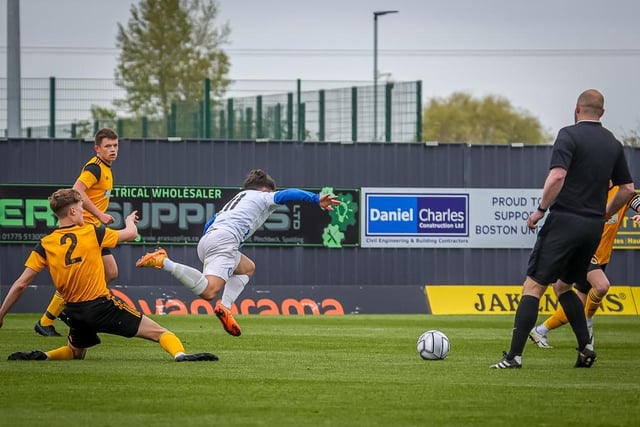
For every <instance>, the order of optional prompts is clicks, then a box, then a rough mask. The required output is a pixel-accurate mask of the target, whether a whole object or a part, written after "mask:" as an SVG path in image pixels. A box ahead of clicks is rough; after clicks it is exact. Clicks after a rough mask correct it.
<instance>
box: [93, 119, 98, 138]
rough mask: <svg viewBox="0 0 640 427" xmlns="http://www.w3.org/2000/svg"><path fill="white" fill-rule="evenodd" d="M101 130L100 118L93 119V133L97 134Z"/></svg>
mask: <svg viewBox="0 0 640 427" xmlns="http://www.w3.org/2000/svg"><path fill="white" fill-rule="evenodd" d="M99 130H100V120H94V121H93V134H94V135H95V134H96V133H98V131H99Z"/></svg>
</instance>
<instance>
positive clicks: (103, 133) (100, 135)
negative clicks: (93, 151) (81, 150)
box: [94, 128, 118, 145]
mask: <svg viewBox="0 0 640 427" xmlns="http://www.w3.org/2000/svg"><path fill="white" fill-rule="evenodd" d="M94 139H95V142H96V145H102V140H103V139H118V134H117V133H116V132H115V131H114V130H113V129H109V128H102V129H100V130H99V131H98V132H96V136H95V138H94Z"/></svg>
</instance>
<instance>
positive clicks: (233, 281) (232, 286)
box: [222, 274, 249, 309]
mask: <svg viewBox="0 0 640 427" xmlns="http://www.w3.org/2000/svg"><path fill="white" fill-rule="evenodd" d="M247 283H249V276H247V275H246V274H240V275H235V274H234V275H233V276H231V277H229V280H227V284H226V285H225V286H224V291H223V293H222V305H224V306H225V307H227V308H229V309H230V308H231V305H232V304H233V303H234V301H235V300H236V299H237V298H238V296H240V293H241V292H242V290H243V289H244V287H245V286H246V285H247Z"/></svg>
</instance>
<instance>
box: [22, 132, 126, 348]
mask: <svg viewBox="0 0 640 427" xmlns="http://www.w3.org/2000/svg"><path fill="white" fill-rule="evenodd" d="M94 141H95V146H94V149H95V152H96V155H95V156H93V157H92V158H91V159H89V161H88V162H87V163H86V164H85V165H84V167H83V168H82V172H81V173H80V176H78V178H77V180H76V182H75V184H74V185H73V188H74V189H76V190H78V191H79V192H80V194H81V195H82V199H83V201H84V209H85V212H84V221H85V222H86V223H89V224H93V225H95V226H99V225H101V224H104V225H109V224H112V223H113V221H114V219H113V217H112V216H111V215H109V214H108V213H106V212H107V208H108V207H109V199H110V198H111V192H112V190H113V173H112V172H111V164H112V163H113V162H114V161H115V160H116V158H117V157H118V134H117V133H116V132H114V131H113V130H111V129H107V128H103V129H100V130H99V131H98V132H97V133H96V135H95V139H94ZM102 261H103V263H104V271H105V279H106V281H107V283H111V282H112V281H113V280H115V279H116V278H117V277H118V265H117V264H116V260H115V258H114V256H113V254H112V253H111V251H110V250H109V249H103V251H102ZM63 307H64V300H63V299H62V297H61V296H60V294H59V293H58V292H56V293H55V294H54V296H53V298H52V299H51V302H49V305H48V307H47V310H46V311H45V313H44V314H43V315H42V317H41V318H40V320H38V322H37V323H36V325H35V326H34V330H35V331H36V332H37V333H39V334H40V335H43V336H60V334H59V333H58V332H57V331H56V329H55V327H54V326H53V322H54V320H55V319H56V318H57V317H61V318H62V319H63V320H64V314H62V315H61V313H62V310H63Z"/></svg>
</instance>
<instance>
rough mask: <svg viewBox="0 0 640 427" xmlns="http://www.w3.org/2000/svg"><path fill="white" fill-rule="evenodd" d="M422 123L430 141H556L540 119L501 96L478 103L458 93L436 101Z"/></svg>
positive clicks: (432, 101) (431, 104)
mask: <svg viewBox="0 0 640 427" xmlns="http://www.w3.org/2000/svg"><path fill="white" fill-rule="evenodd" d="M422 123H423V124H422V126H423V129H422V134H423V138H424V139H425V140H426V141H439V142H465V143H476V144H508V143H511V142H524V143H527V144H544V143H547V142H550V141H551V140H552V136H551V135H549V134H548V133H547V132H545V130H544V129H543V128H542V125H541V124H540V121H539V120H538V119H537V118H536V117H534V116H532V115H531V114H530V113H528V112H526V111H520V110H516V109H515V108H514V107H513V106H512V105H511V103H510V102H509V101H508V100H507V99H505V98H502V97H497V96H486V97H484V98H482V99H477V98H473V97H472V96H471V95H470V94H468V93H464V92H455V93H453V94H452V95H451V96H449V97H448V98H446V99H443V98H433V99H432V100H431V101H429V104H428V105H427V107H426V108H425V109H424V110H423V122H422Z"/></svg>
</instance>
